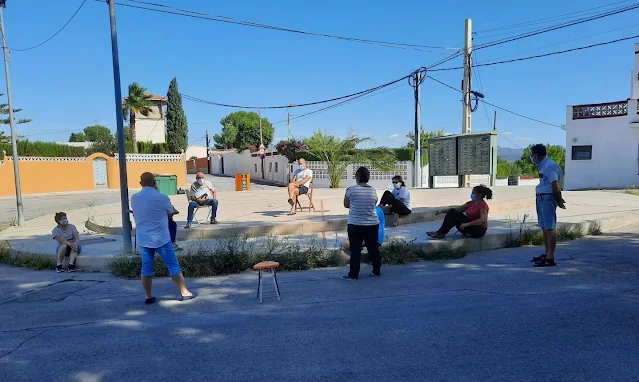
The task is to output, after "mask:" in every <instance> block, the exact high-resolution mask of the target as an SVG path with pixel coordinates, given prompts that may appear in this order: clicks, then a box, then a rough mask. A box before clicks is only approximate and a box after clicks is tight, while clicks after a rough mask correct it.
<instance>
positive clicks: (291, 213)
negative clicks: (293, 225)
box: [287, 212, 297, 216]
mask: <svg viewBox="0 0 639 382" xmlns="http://www.w3.org/2000/svg"><path fill="white" fill-rule="evenodd" d="M295 214H297V212H289V213H288V214H287V215H288V216H293V215H295Z"/></svg>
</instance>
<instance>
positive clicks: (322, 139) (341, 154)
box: [304, 130, 396, 188]
mask: <svg viewBox="0 0 639 382" xmlns="http://www.w3.org/2000/svg"><path fill="white" fill-rule="evenodd" d="M370 141H372V139H371V138H367V137H358V136H357V135H355V134H353V133H352V132H349V134H348V136H347V137H346V138H344V139H341V138H337V137H335V136H333V135H329V134H328V133H326V132H322V131H320V130H318V131H316V132H315V134H313V135H312V136H311V137H310V138H306V139H304V143H305V144H306V145H307V146H308V152H309V153H310V154H311V155H313V156H315V157H316V158H318V159H319V160H320V161H322V162H323V163H324V164H325V165H326V167H327V170H328V179H329V183H330V187H331V188H339V186H340V183H341V181H342V177H343V176H344V173H346V169H347V167H348V166H349V165H350V164H351V163H364V164H369V165H371V166H373V167H377V168H380V169H384V170H391V169H392V168H393V165H394V164H395V162H396V160H395V156H394V154H393V152H392V151H390V150H388V149H385V148H381V149H377V150H375V151H374V153H373V152H370V151H368V150H357V146H358V145H360V144H362V143H364V142H370Z"/></svg>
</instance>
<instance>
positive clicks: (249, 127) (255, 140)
mask: <svg viewBox="0 0 639 382" xmlns="http://www.w3.org/2000/svg"><path fill="white" fill-rule="evenodd" d="M220 124H221V125H222V133H221V134H215V135H214V136H213V140H214V141H215V147H216V148H224V149H229V148H234V149H237V150H244V149H247V148H248V147H249V146H255V147H259V146H260V118H259V116H258V114H257V113H255V112H247V111H236V112H233V113H231V114H229V115H227V116H226V117H224V118H222V120H221V121H220ZM274 135H275V129H274V128H273V125H272V124H271V123H270V122H269V121H268V119H266V118H262V137H263V142H264V146H269V145H270V144H271V143H272V142H273V136H274Z"/></svg>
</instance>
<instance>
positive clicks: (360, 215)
mask: <svg viewBox="0 0 639 382" xmlns="http://www.w3.org/2000/svg"><path fill="white" fill-rule="evenodd" d="M369 179H370V172H369V171H368V169H367V168H366V167H360V168H358V169H357V172H355V181H356V182H357V184H356V185H354V186H351V187H349V188H348V189H347V190H346V195H345V196H344V207H346V208H348V209H349V210H348V240H349V242H350V247H351V266H350V271H349V272H348V275H345V276H343V277H342V279H344V280H357V278H358V277H359V269H360V258H361V254H362V243H363V244H365V245H366V248H367V249H368V256H369V257H370V259H371V263H372V264H373V273H372V276H380V275H381V267H382V259H381V257H380V254H379V247H378V244H377V234H378V229H379V218H378V217H377V212H376V210H375V209H376V207H377V191H375V188H373V187H371V186H369V185H368V180H369Z"/></svg>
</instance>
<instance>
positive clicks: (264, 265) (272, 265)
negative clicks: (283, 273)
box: [253, 261, 280, 304]
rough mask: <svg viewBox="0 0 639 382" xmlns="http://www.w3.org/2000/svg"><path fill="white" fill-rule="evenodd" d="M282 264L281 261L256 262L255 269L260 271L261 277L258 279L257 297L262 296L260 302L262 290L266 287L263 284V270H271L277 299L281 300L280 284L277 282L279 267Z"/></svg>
mask: <svg viewBox="0 0 639 382" xmlns="http://www.w3.org/2000/svg"><path fill="white" fill-rule="evenodd" d="M279 266H280V263H277V262H275V261H262V262H261V263H259V264H255V265H254V266H253V269H255V270H256V271H258V274H259V276H258V277H259V278H258V281H257V297H259V298H260V304H261V303H262V290H263V289H264V287H263V286H262V271H263V270H268V271H269V272H271V275H272V276H273V285H274V286H275V294H276V295H277V301H280V286H279V285H278V284H277V267H279Z"/></svg>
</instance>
